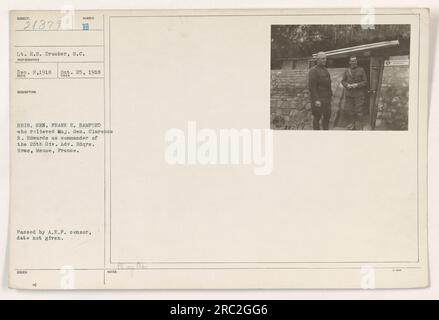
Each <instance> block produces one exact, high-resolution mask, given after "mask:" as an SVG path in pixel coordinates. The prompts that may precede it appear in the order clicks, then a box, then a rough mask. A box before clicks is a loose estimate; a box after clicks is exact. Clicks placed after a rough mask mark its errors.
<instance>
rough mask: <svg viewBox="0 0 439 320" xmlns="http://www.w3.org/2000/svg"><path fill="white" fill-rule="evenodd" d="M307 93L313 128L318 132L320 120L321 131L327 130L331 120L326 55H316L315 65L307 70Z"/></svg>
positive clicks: (330, 91) (329, 81)
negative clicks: (309, 100) (308, 94)
mask: <svg viewBox="0 0 439 320" xmlns="http://www.w3.org/2000/svg"><path fill="white" fill-rule="evenodd" d="M308 81H309V92H310V97H311V106H312V115H313V128H314V130H320V120H321V119H322V117H323V120H322V127H323V130H328V129H329V119H330V118H331V99H332V89H331V76H330V74H329V72H328V70H327V69H326V54H325V53H324V52H319V53H317V65H316V66H314V67H312V68H311V69H310V70H309V74H308Z"/></svg>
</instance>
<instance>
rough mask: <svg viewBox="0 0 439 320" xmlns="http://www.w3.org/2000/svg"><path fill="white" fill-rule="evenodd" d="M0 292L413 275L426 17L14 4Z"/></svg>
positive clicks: (362, 281)
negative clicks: (4, 280) (20, 7)
mask: <svg viewBox="0 0 439 320" xmlns="http://www.w3.org/2000/svg"><path fill="white" fill-rule="evenodd" d="M10 34H11V37H10V70H11V71H10V83H11V88H10V95H11V100H10V101H11V102H10V113H11V118H10V153H11V158H10V160H11V161H10V163H11V167H10V171H11V185H10V197H11V199H10V225H9V235H10V236H9V244H8V246H9V254H10V256H9V261H10V265H9V286H10V287H11V288H16V289H35V290H41V289H56V290H58V289H268V288H271V289H304V288H305V289H314V288H328V289H329V288H332V289H340V288H348V289H374V288H423V287H426V286H428V284H429V278H428V246H427V132H428V131H427V129H428V126H427V123H428V121H427V120H428V83H427V79H428V70H429V65H428V39H429V11H428V9H368V10H364V9H325V10H320V9H294V10H268V9H263V10H176V11H173V10H103V11H102V10H96V11H81V10H64V11H56V10H53V11H12V12H11V13H10Z"/></svg>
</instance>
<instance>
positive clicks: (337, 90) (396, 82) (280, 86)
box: [270, 65, 409, 130]
mask: <svg viewBox="0 0 439 320" xmlns="http://www.w3.org/2000/svg"><path fill="white" fill-rule="evenodd" d="M344 70H345V69H344V68H329V69H328V71H329V73H330V74H331V80H332V91H333V93H334V96H333V99H332V113H331V114H332V116H331V121H330V129H333V130H337V129H338V130H342V129H346V128H347V127H348V126H349V125H350V122H351V121H350V119H349V115H348V112H347V111H346V110H345V109H344V99H343V87H342V86H341V83H340V82H341V79H342V76H343V73H344ZM408 96H409V67H408V65H402V66H398V65H396V66H386V67H384V71H383V81H382V86H381V91H380V95H379V97H378V114H377V121H376V128H375V130H407V128H408ZM367 101H368V99H366V103H367ZM365 108H368V105H365ZM270 113H271V116H270V121H271V128H272V129H277V130H282V129H283V130H312V114H311V103H310V101H309V90H308V70H307V69H294V70H285V69H284V70H272V71H271V101H270ZM363 123H364V124H367V123H369V116H368V115H367V114H365V117H364V119H363ZM367 128H369V129H370V126H365V129H367Z"/></svg>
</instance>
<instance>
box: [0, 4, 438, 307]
mask: <svg viewBox="0 0 439 320" xmlns="http://www.w3.org/2000/svg"><path fill="white" fill-rule="evenodd" d="M327 4H328V2H327V1H317V0H307V1H294V2H293V1H276V0H271V1H269V0H265V1H263V0H253V1H250V0H241V1H236V0H235V1H233V0H221V1H220V0H216V1H213V0H212V1H209V2H206V1H201V0H186V1H178V0H174V1H163V0H161V1H160V0H149V1H141V0H124V1H121V0H107V1H105V6H103V5H102V1H96V0H75V1H66V2H65V4H64V5H60V1H59V0H40V1H38V3H36V2H35V1H32V2H31V1H30V0H27V1H25V0H16V1H13V0H3V1H0V39H1V40H0V41H1V42H0V87H1V88H2V89H1V90H0V259H1V261H0V268H1V287H0V299H96V298H105V299H121V298H122V299H205V298H207V299H388V298H392V299H433V298H437V297H439V280H438V277H439V216H438V214H437V212H439V199H438V197H437V196H436V197H435V196H434V195H437V194H438V191H439V185H438V183H439V167H438V164H439V111H438V109H437V108H435V107H434V106H435V105H437V103H438V102H439V97H438V94H439V90H437V89H439V85H438V84H437V83H435V81H434V80H435V78H436V74H438V73H439V67H438V66H437V65H436V64H435V63H434V62H435V61H436V60H437V58H438V55H437V51H438V50H436V49H437V47H438V41H437V36H436V34H437V32H435V31H433V30H434V29H436V27H437V19H438V18H437V15H438V14H439V4H438V3H437V1H387V2H386V3H385V6H386V7H429V8H430V14H431V20H430V27H431V30H430V35H431V39H430V64H431V68H430V70H429V71H430V76H429V77H430V81H431V87H430V93H429V94H430V97H429V98H430V106H432V107H431V108H430V132H429V195H430V196H429V246H430V270H431V286H430V288H427V289H416V290H379V291H358V290H337V291H331V290H306V291H305V290H282V291H276V290H264V291H258V290H251V291H249V290H246V291H244V290H221V291H215V290H209V291H199V290H185V291H172V290H160V291H153V290H149V291H116V290H114V291H73V292H53V291H32V292H31V291H17V290H10V289H8V288H7V261H6V246H7V241H6V239H7V226H8V216H9V214H8V202H9V195H8V185H9V181H8V178H9V170H8V168H9V146H8V145H9V137H8V136H9V90H8V89H7V88H8V87H9V57H8V52H9V49H8V48H9V22H8V11H9V10H12V9H14V10H19V9H22V10H25V9H26V10H29V9H38V10H44V9H46V10H47V9H60V10H61V9H128V8H133V9H204V8H206V9H209V8H212V9H213V8H230V9H233V8H300V7H303V8H327V7H328V6H327ZM375 5H376V6H377V7H383V5H382V1H381V2H380V1H350V2H349V3H347V2H346V1H333V2H331V7H332V8H342V7H350V8H354V7H361V6H372V7H373V6H375ZM435 36H436V38H435Z"/></svg>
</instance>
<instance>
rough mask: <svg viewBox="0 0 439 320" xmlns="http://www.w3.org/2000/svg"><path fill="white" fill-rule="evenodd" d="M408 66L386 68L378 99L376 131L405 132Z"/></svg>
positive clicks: (406, 124)
mask: <svg viewBox="0 0 439 320" xmlns="http://www.w3.org/2000/svg"><path fill="white" fill-rule="evenodd" d="M408 103H409V66H408V65H403V66H387V67H384V71H383V82H382V85H381V92H380V95H379V97H378V114H377V120H376V128H375V129H376V130H407V129H408Z"/></svg>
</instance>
